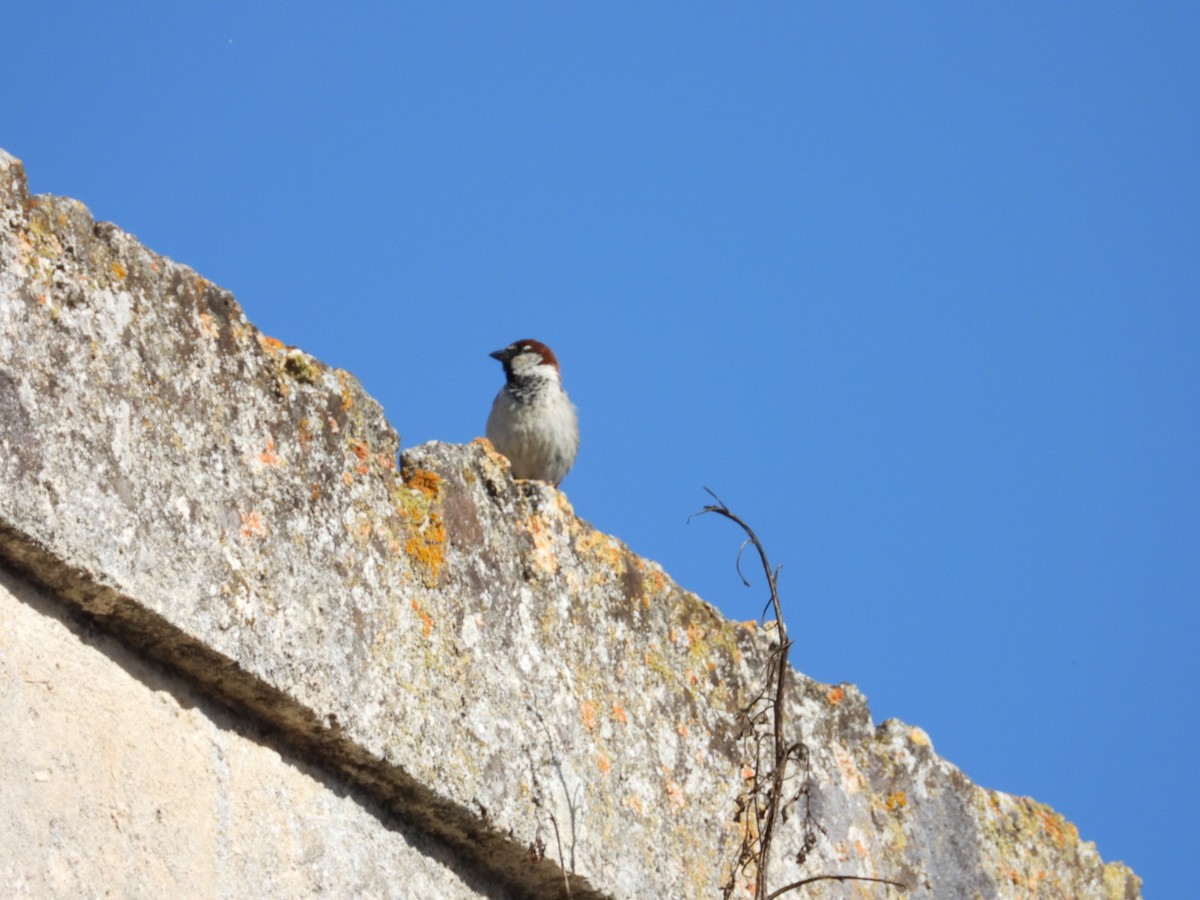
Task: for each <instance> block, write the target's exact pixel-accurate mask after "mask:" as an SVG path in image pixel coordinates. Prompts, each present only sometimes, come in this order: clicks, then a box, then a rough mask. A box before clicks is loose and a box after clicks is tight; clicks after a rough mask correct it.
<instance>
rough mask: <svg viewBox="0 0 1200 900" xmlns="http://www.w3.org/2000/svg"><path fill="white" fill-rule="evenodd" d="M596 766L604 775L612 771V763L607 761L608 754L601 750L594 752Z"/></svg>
mask: <svg viewBox="0 0 1200 900" xmlns="http://www.w3.org/2000/svg"><path fill="white" fill-rule="evenodd" d="M596 766H597V768H599V769H600V771H601V772H603V773H604V774H605V775H607V774H608V773H609V772H611V771H612V763H611V762H609V760H608V754H606V753H605V752H604V751H603V750H601V751H600V752H599V753H597V754H596Z"/></svg>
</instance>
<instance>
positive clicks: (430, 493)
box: [404, 469, 442, 499]
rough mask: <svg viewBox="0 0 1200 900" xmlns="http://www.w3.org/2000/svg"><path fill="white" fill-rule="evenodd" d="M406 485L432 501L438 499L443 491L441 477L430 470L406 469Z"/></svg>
mask: <svg viewBox="0 0 1200 900" xmlns="http://www.w3.org/2000/svg"><path fill="white" fill-rule="evenodd" d="M404 483H405V484H406V485H408V486H409V487H410V488H412V489H413V490H414V491H420V492H421V493H422V494H424V495H425V496H426V497H429V498H431V499H437V496H438V494H439V493H441V490H442V478H441V476H440V475H438V474H437V473H436V472H430V471H429V470H428V469H405V470H404Z"/></svg>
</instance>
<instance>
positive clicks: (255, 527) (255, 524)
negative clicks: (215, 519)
mask: <svg viewBox="0 0 1200 900" xmlns="http://www.w3.org/2000/svg"><path fill="white" fill-rule="evenodd" d="M238 514H239V515H240V516H241V517H242V540H244V541H248V540H250V538H252V537H260V538H261V537H266V536H267V526H266V525H265V524H264V523H263V519H262V515H261V514H260V513H259V512H258V510H251V511H250V512H245V511H243V510H238Z"/></svg>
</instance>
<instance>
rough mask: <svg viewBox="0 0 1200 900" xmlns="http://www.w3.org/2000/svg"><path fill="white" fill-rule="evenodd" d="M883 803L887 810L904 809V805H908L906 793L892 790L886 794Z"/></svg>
mask: <svg viewBox="0 0 1200 900" xmlns="http://www.w3.org/2000/svg"><path fill="white" fill-rule="evenodd" d="M884 805H885V806H886V807H887V808H888V812H896V811H897V810H901V809H904V807H906V806H908V794H906V793H905V792H904V791H893V792H892V793H890V794H888V797H887V800H885V801H884Z"/></svg>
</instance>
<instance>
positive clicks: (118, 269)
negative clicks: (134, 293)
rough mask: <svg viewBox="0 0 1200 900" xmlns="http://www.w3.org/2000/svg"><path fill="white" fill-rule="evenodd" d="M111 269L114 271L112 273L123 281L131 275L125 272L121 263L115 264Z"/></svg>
mask: <svg viewBox="0 0 1200 900" xmlns="http://www.w3.org/2000/svg"><path fill="white" fill-rule="evenodd" d="M110 268H111V269H112V273H113V274H114V275H116V276H117V277H118V278H120V279H121V280H122V281H124V280H125V276H126V275H128V274H129V273H128V272H127V271H126V270H125V267H124V266H123V265H121V264H120V263H119V262H114V263H113V264H112V266H111V267H110Z"/></svg>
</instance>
